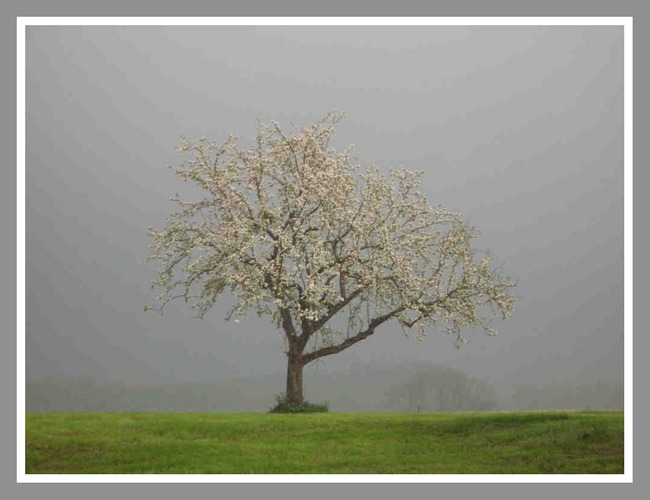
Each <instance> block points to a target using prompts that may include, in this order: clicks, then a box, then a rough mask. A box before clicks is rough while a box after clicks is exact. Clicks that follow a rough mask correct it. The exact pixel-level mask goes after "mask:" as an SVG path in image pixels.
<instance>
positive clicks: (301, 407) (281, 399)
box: [269, 395, 329, 413]
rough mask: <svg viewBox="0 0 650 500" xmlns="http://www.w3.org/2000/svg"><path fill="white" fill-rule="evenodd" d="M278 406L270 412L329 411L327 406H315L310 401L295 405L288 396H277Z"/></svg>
mask: <svg viewBox="0 0 650 500" xmlns="http://www.w3.org/2000/svg"><path fill="white" fill-rule="evenodd" d="M275 401H276V404H275V406H274V407H273V408H271V409H270V410H269V413H326V412H328V411H329V409H328V408H327V404H313V403H309V402H308V401H303V402H302V403H294V402H292V401H289V400H288V399H287V398H286V396H284V395H281V396H276V397H275Z"/></svg>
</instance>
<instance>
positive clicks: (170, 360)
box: [26, 26, 623, 391]
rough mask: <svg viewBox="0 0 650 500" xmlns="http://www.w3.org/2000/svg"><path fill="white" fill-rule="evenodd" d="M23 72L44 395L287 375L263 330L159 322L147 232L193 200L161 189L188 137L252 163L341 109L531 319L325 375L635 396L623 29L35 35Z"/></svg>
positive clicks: (364, 357)
mask: <svg viewBox="0 0 650 500" xmlns="http://www.w3.org/2000/svg"><path fill="white" fill-rule="evenodd" d="M26 61H27V72H26V98H27V116H26V120H27V124H26V126H27V150H26V155H27V156H26V164H27V170H26V181H27V200H26V238H27V249H26V259H27V261H26V264H27V277H26V289H27V297H26V348H27V351H26V352H27V354H26V364H27V377H28V379H40V378H43V377H74V376H89V377H95V378H97V379H100V380H105V381H125V382H128V383H156V382H162V381H164V382H171V381H195V380H196V381H205V380H210V379H216V378H228V377H233V376H253V375H260V374H267V373H273V372H278V371H283V370H284V369H285V356H284V354H283V353H282V350H281V347H282V341H281V339H282V337H281V334H280V333H279V332H276V331H274V330H273V329H272V328H271V327H269V325H268V323H267V322H263V321H260V320H258V319H257V318H256V317H254V315H253V316H251V317H250V319H249V320H248V321H246V322H243V323H229V322H226V321H225V320H224V319H223V318H224V313H225V310H226V307H225V306H224V307H221V306H220V307H218V308H216V309H215V310H214V311H213V312H212V313H211V314H209V315H208V317H207V319H205V320H197V319H194V318H193V317H192V313H191V312H190V311H188V310H186V309H185V308H184V307H182V304H178V305H176V306H174V307H170V308H169V310H168V311H167V312H166V314H165V316H164V317H162V318H161V317H159V316H157V315H155V314H151V313H146V314H145V313H143V306H144V305H145V304H151V303H152V302H153V299H154V293H153V292H152V291H151V290H150V289H149V282H150V280H151V279H152V278H153V275H154V266H153V265H151V264H143V263H142V261H143V260H144V259H145V258H146V256H147V254H148V246H149V244H150V241H149V239H148V237H147V228H148V227H149V226H154V227H160V226H161V225H162V224H163V221H164V218H165V217H166V215H168V213H169V212H170V211H171V210H172V209H173V208H174V206H173V204H172V203H170V202H169V198H170V197H171V196H173V195H174V194H175V193H176V192H182V191H183V188H184V185H183V183H182V182H180V181H179V180H178V179H177V178H176V177H175V176H174V175H173V173H172V171H171V170H169V169H168V168H166V166H167V165H173V166H176V165H177V164H178V163H179V161H180V159H181V157H180V156H179V155H178V154H177V153H176V152H175V147H176V146H177V145H178V143H179V137H180V136H181V135H185V136H187V137H188V138H195V137H198V136H200V135H206V136H208V137H210V138H214V139H218V140H221V139H224V138H225V137H226V135H227V133H228V132H229V131H232V132H234V133H236V134H237V135H239V136H240V137H241V140H242V141H243V142H247V141H248V140H250V139H251V138H252V137H253V135H254V133H255V128H256V119H257V118H258V117H260V116H261V117H262V118H263V119H264V120H271V119H274V120H278V121H280V122H281V123H283V124H288V123H289V122H295V123H297V124H301V125H308V124H310V123H311V122H313V121H314V120H316V119H318V118H320V117H322V116H323V115H324V114H325V113H326V112H327V111H329V110H331V109H334V108H336V109H339V110H345V111H346V112H347V116H346V119H345V120H344V121H343V122H341V124H340V126H339V129H338V130H339V134H338V139H337V140H338V145H340V146H345V145H347V144H355V146H356V153H357V155H358V156H359V158H360V159H361V160H362V161H364V162H369V161H370V160H375V161H376V162H377V164H378V165H379V166H380V167H381V168H388V167H390V166H399V165H403V166H405V167H407V168H409V169H414V170H424V171H425V172H426V173H425V175H424V179H423V182H424V186H423V187H424V190H425V192H426V193H427V194H428V195H429V197H430V200H431V202H432V203H435V204H437V203H440V204H442V205H443V206H445V207H447V208H449V209H452V210H455V211H460V212H463V213H464V214H466V216H467V219H468V220H469V221H470V222H471V223H472V224H473V225H475V226H476V227H477V228H478V229H479V230H480V232H481V238H480V239H479V240H478V242H477V244H478V246H479V247H480V248H481V249H483V250H489V251H490V252H491V253H492V254H493V255H494V256H495V257H496V259H497V261H499V262H501V263H503V264H504V271H505V272H506V274H509V275H511V276H513V277H515V278H517V279H519V280H520V286H519V288H518V289H517V291H516V293H517V295H518V296H519V297H520V301H519V303H518V306H517V309H516V311H515V315H514V317H513V318H512V319H511V320H510V321H508V322H507V323H504V324H499V325H498V326H499V331H500V335H499V336H498V337H496V338H491V337H486V336H484V335H483V334H482V333H480V332H476V333H470V334H469V335H468V337H469V338H470V340H471V343H470V344H469V345H467V346H465V347H463V348H462V349H461V350H456V349H455V348H454V343H453V340H452V339H450V338H448V337H446V336H445V335H443V334H439V333H432V334H430V335H429V337H428V338H427V339H425V341H424V342H421V343H416V342H415V340H414V339H405V338H404V336H403V335H402V333H401V331H400V329H399V328H397V327H396V326H395V325H389V326H384V327H383V328H382V329H381V330H379V331H378V332H377V333H376V334H375V335H374V336H373V337H372V338H370V339H368V340H367V341H364V342H362V343H360V344H358V345H357V346H355V347H353V348H351V349H349V350H347V351H345V352H344V353H342V354H339V355H336V356H333V357H329V358H325V361H324V364H323V363H320V364H319V365H317V366H316V368H312V369H317V370H335V369H342V368H345V367H347V366H349V365H351V364H353V363H375V364H377V365H382V364H388V363H401V362H404V361H406V360H409V359H413V360H422V361H423V360H430V361H433V362H440V363H447V364H449V365H450V366H454V367H456V368H459V369H462V370H463V371H466V372H467V373H469V374H472V375H475V376H478V377H482V378H487V379H489V380H492V381H495V382H512V381H529V382H531V381H532V382H534V381H557V380H571V379H576V378H580V377H595V376H602V377H604V378H610V379H611V378H617V379H621V378H622V370H623V28H622V27H310V28H306V27H265V28H252V27H219V26H215V27H29V28H28V31H27V40H26ZM308 369H309V368H308ZM280 390H282V388H278V391H280Z"/></svg>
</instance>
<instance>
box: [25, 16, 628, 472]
mask: <svg viewBox="0 0 650 500" xmlns="http://www.w3.org/2000/svg"><path fill="white" fill-rule="evenodd" d="M632 24H633V21H632V18H631V17H561V18H558V17H439V18H436V17H318V18H315V17H286V18H285V17H221V18H220V17H147V18H140V17H18V18H17V23H16V37H17V39H16V42H17V63H16V70H17V78H16V85H17V87H16V92H17V99H16V114H17V120H16V128H17V130H16V132H17V133H16V135H17V141H16V145H17V167H18V172H17V176H16V177H17V182H16V188H17V202H16V203H17V207H16V209H17V227H16V252H17V259H16V260H17V269H16V273H17V274H16V279H17V307H16V312H17V323H18V332H17V336H18V338H17V353H16V355H17V363H16V364H17V398H16V399H17V410H18V411H17V426H16V431H17V434H16V447H17V452H16V460H17V462H16V463H17V481H18V482H19V483H106V482H117V483H233V482H234V483H286V482H293V483H313V482H321V483H443V482H444V483H454V482H456V483H458V482H463V483H631V482H632V470H633V437H632V436H633V430H632V424H633V422H632V420H633V413H632V410H633V406H632V374H633V367H632V363H633V355H632V353H633V350H632V341H633V339H632V332H633V300H632V297H633V287H632V277H633V270H632V257H633V248H632V242H633V239H632V231H633V223H632V207H633V204H632V194H633V193H632V191H633V190H632V160H633V155H632V152H633V149H632V148H633V143H632V138H633V120H632V90H633V82H632V66H633V60H632ZM80 25H93V26H114V25H120V26H168V25H186V26H197V25H224V26H225V25H227V26H244V25H258V26H261V25H264V26H331V25H341V26H394V25H402V26H432V25H443V26H455V25H459V26H484V25H486V26H495V25H496V26H541V25H554V26H578V25H579V26H623V28H624V41H625V47H624V79H625V80H624V82H625V83H624V85H625V95H624V127H625V135H624V154H625V159H624V193H625V201H624V228H625V236H624V252H625V264H624V274H625V305H624V311H625V312H624V317H625V347H624V360H625V368H624V373H625V403H624V409H625V416H624V418H625V452H624V453H625V472H624V474H618V475H600V474H598V475H597V474H580V475H556V474H548V475H533V474H503V475H486V474H467V475H453V474H439V475H422V474H417V475H391V474H373V475H369V474H356V475H355V474H352V475H340V474H323V475H320V474H284V475H283V474H278V475H269V474H242V475H237V474H223V475H203V474H200V475H176V474H142V475H131V474H101V475H95V474H84V475H76V474H58V475H49V474H29V475H28V474H26V473H25V33H26V27H27V26H80Z"/></svg>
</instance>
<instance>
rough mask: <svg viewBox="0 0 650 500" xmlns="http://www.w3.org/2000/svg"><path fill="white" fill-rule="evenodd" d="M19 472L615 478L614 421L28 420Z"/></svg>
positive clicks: (575, 415) (523, 417)
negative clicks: (609, 476) (569, 476)
mask: <svg viewBox="0 0 650 500" xmlns="http://www.w3.org/2000/svg"><path fill="white" fill-rule="evenodd" d="M25 448H26V472H27V473H28V474H601V473H604V474H622V473H623V413H622V412H620V411H594V412H572V411H562V412H559V411H555V412H553V411H548V412H546V411H545V412H525V413H450V414H390V413H384V414H380V413H319V414H255V413H245V414H241V413H239V414H228V413H220V414H209V413H28V414H27V416H26V447H25Z"/></svg>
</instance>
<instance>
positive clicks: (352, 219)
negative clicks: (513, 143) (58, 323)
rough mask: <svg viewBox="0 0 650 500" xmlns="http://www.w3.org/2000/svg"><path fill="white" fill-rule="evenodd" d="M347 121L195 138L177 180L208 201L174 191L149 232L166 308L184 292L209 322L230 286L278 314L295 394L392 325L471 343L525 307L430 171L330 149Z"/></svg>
mask: <svg viewBox="0 0 650 500" xmlns="http://www.w3.org/2000/svg"><path fill="white" fill-rule="evenodd" d="M341 117H342V115H341V114H339V113H335V112H333V113H330V114H328V115H327V116H326V117H325V118H323V119H322V120H320V121H318V122H317V123H315V124H314V125H312V126H311V127H304V128H299V127H294V128H293V129H292V130H290V131H288V132H287V131H285V130H283V128H282V127H280V125H279V124H278V123H275V122H273V123H271V124H270V125H265V124H261V123H260V124H259V125H258V132H257V136H256V139H255V141H254V143H253V144H252V145H251V146H250V147H249V148H242V147H240V146H239V143H238V139H237V137H236V136H233V135H231V136H230V137H229V138H228V140H227V141H226V142H225V143H217V142H215V141H210V140H207V139H206V138H201V139H199V140H197V141H188V140H185V139H183V141H182V144H181V145H180V147H179V148H178V150H179V151H180V152H181V153H183V154H185V155H186V159H185V160H184V161H183V163H182V165H181V166H180V168H179V169H178V170H177V175H178V176H179V177H180V178H181V179H183V180H185V181H188V182H192V183H194V184H195V185H196V186H198V187H199V188H200V191H201V192H202V193H203V194H204V196H203V197H202V198H200V199H198V200H185V199H182V198H181V197H179V196H176V197H174V198H173V200H174V201H175V202H176V203H177V204H178V207H179V208H178V210H177V211H176V212H175V213H173V214H172V215H171V216H169V218H168V219H167V224H166V227H164V228H163V229H162V230H153V229H152V230H151V231H150V234H151V236H152V238H153V241H154V244H153V246H152V252H151V259H153V260H156V261H158V262H159V264H160V267H159V270H158V273H157V277H156V279H155V280H154V281H153V286H154V287H157V288H159V289H160V290H161V293H160V295H159V296H158V300H159V302H160V306H161V307H160V310H162V308H163V307H164V306H165V304H166V303H168V302H169V301H170V300H172V299H176V298H180V299H183V300H185V301H186V302H187V303H189V304H190V305H191V307H193V308H194V309H195V310H196V312H197V314H198V315H199V316H200V317H203V316H205V314H206V313H207V312H208V311H209V310H210V309H211V308H212V306H213V305H214V304H215V303H216V301H217V300H218V299H219V297H220V296H221V294H222V293H223V292H224V291H228V292H230V293H231V294H232V295H233V296H234V297H235V298H236V305H235V306H234V308H233V309H232V310H231V311H230V313H229V315H228V317H229V318H232V319H238V318H240V317H242V316H244V315H245V314H246V313H247V312H248V311H249V310H254V311H256V312H257V314H259V315H260V316H269V317H270V318H272V319H273V321H274V322H275V324H276V326H277V327H278V329H280V330H281V331H282V332H283V333H284V337H285V339H286V346H287V355H288V356H289V365H290V366H289V370H288V381H287V382H288V383H287V395H288V397H291V398H292V399H294V400H296V401H302V376H301V373H302V372H301V370H302V367H303V366H304V365H306V364H307V363H309V362H311V361H313V360H315V359H318V358H321V357H323V356H328V355H331V354H335V353H338V352H341V351H343V350H345V349H347V348H349V347H351V346H352V345H354V344H356V343H358V342H360V341H362V340H364V339H366V338H367V337H369V336H370V335H372V334H373V333H374V332H375V330H376V329H377V328H378V327H379V326H380V325H383V324H384V323H386V322H388V321H390V320H395V321H396V322H397V323H398V324H399V325H401V326H402V327H403V328H404V329H406V330H413V331H414V332H415V333H416V336H417V338H418V339H421V338H422V337H423V336H424V335H425V334H426V333H427V331H429V330H430V329H431V328H442V329H443V330H446V331H447V332H449V333H452V334H453V335H454V336H455V339H456V342H457V343H458V344H460V343H463V342H465V338H464V336H463V335H462V333H461V332H462V330H463V329H477V328H482V329H483V330H484V331H485V332H486V333H488V334H490V335H492V334H494V333H495V332H494V330H493V329H492V328H491V326H490V320H491V318H492V317H494V316H499V317H501V318H502V319H507V318H508V317H509V316H510V315H511V313H512V311H513V307H514V302H515V299H514V297H513V296H512V295H511V293H510V291H511V288H512V287H513V286H514V283H513V282H511V281H510V280H509V279H508V278H506V277H504V276H502V275H500V274H499V273H498V272H497V271H495V270H494V268H493V265H492V260H491V258H490V257H489V256H487V255H483V254H479V253H478V252H477V250H476V249H475V248H474V247H473V241H474V239H475V238H476V236H477V233H476V231H475V230H474V229H473V228H472V227H471V226H469V225H468V224H467V223H466V222H465V221H464V219H463V216H462V215H461V214H459V213H454V212H450V211H448V210H446V209H444V208H442V207H440V206H433V205H431V204H430V203H429V201H428V200H427V199H426V198H425V196H424V195H423V194H422V193H421V192H420V191H419V185H420V178H421V176H422V175H423V174H422V173H416V172H411V171H408V170H405V169H402V168H400V169H394V170H391V171H390V173H389V174H387V175H385V174H384V173H382V172H381V171H380V170H379V169H378V168H377V167H376V166H375V165H374V164H370V165H369V166H365V167H364V166H362V165H360V164H359V163H357V160H356V159H355V158H354V157H353V155H352V148H351V147H349V148H347V149H344V150H342V151H337V150H336V149H335V148H333V147H332V146H331V144H330V143H331V139H332V137H333V135H334V134H335V126H336V124H337V122H338V121H339V120H340V119H341ZM292 363H293V365H294V370H293V375H291V372H292V370H291V365H292ZM298 368H299V370H298ZM296 370H298V372H299V373H296ZM291 377H293V379H296V377H298V378H297V379H296V383H298V384H299V385H300V391H299V394H297V395H296V394H292V392H294V391H293V389H292V387H291V386H290V383H289V382H290V380H289V379H290V378H291Z"/></svg>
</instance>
